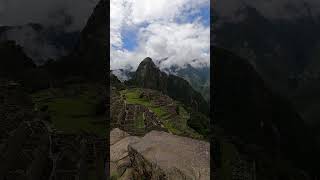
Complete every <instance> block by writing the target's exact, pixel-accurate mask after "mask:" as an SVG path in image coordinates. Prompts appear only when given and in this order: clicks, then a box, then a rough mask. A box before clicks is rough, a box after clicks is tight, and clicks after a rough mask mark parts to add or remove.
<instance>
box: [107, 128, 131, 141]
mask: <svg viewBox="0 0 320 180" xmlns="http://www.w3.org/2000/svg"><path fill="white" fill-rule="evenodd" d="M127 136H129V134H128V133H126V132H124V131H122V130H120V129H119V128H115V129H113V130H112V131H111V132H110V145H113V144H115V143H116V142H118V141H119V140H121V139H123V138H125V137H127Z"/></svg>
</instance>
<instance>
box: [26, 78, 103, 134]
mask: <svg viewBox="0 0 320 180" xmlns="http://www.w3.org/2000/svg"><path fill="white" fill-rule="evenodd" d="M98 92H99V90H98V87H97V86H96V85H89V84H86V85H84V84H82V85H72V86H69V87H67V88H63V89H48V90H43V91H39V92H36V93H34V94H33V96H32V98H33V101H34V103H35V106H36V107H37V108H41V107H42V106H44V105H47V106H48V107H49V114H50V117H51V121H52V123H53V125H54V127H55V128H57V129H58V130H62V131H66V132H71V133H77V132H79V131H86V132H92V133H96V134H98V135H100V136H105V133H106V131H105V124H103V123H102V122H103V121H104V120H105V117H104V116H97V115H96V114H95V108H96V104H97V102H98V101H99V95H98Z"/></svg>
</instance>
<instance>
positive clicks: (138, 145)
mask: <svg viewBox="0 0 320 180" xmlns="http://www.w3.org/2000/svg"><path fill="white" fill-rule="evenodd" d="M119 139H121V140H119ZM110 142H111V143H113V144H111V146H110V157H111V158H110V160H111V162H110V170H111V175H112V176H113V177H117V178H120V179H138V178H141V177H143V178H145V179H151V180H152V179H168V180H171V179H172V180H173V179H174V180H179V179H196V180H208V179H210V155H209V154H210V153H209V152H210V147H209V143H207V142H204V141H198V140H194V139H190V138H186V137H180V136H176V135H172V134H169V133H166V132H160V131H151V132H149V133H148V134H146V135H145V136H144V137H142V138H138V137H135V136H128V134H126V133H125V132H123V131H121V130H119V129H114V130H112V131H111V134H110Z"/></svg>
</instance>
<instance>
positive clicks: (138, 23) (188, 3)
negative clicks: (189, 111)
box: [110, 0, 210, 70]
mask: <svg viewBox="0 0 320 180" xmlns="http://www.w3.org/2000/svg"><path fill="white" fill-rule="evenodd" d="M110 3H111V4H110V11H111V12H110V55H111V57H110V65H111V69H126V68H128V67H132V68H133V70H134V69H136V68H137V66H138V65H139V63H140V62H141V60H143V59H144V58H145V57H147V56H148V57H151V58H152V59H153V60H154V61H158V60H161V59H165V58H167V60H165V61H162V63H161V65H160V67H161V68H165V67H170V66H171V65H178V66H180V67H182V66H183V65H185V64H188V63H189V64H191V65H193V66H195V67H197V66H205V65H209V62H210V52H209V50H210V26H209V22H210V0H156V1H151V0H111V2H110Z"/></svg>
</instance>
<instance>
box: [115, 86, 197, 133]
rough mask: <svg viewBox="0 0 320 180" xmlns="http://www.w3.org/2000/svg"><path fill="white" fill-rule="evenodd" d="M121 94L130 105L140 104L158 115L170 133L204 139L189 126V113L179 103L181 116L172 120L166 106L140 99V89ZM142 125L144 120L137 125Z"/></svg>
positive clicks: (124, 91)
mask: <svg viewBox="0 0 320 180" xmlns="http://www.w3.org/2000/svg"><path fill="white" fill-rule="evenodd" d="M120 93H121V96H122V95H124V96H125V97H126V101H127V103H128V104H140V105H144V106H146V107H147V108H149V109H150V110H151V111H152V112H154V113H155V114H156V115H157V117H158V118H159V119H160V120H161V122H162V123H163V125H164V126H165V128H167V129H168V130H169V132H171V133H173V134H176V135H188V136H191V137H193V138H202V136H201V135H199V134H198V133H196V132H195V131H194V130H193V129H191V128H190V127H189V126H188V125H187V121H188V119H189V117H190V116H189V113H188V112H187V111H186V110H185V109H184V108H183V107H182V105H181V104H180V103H179V102H176V103H177V104H178V105H179V116H178V117H175V118H171V117H170V116H171V114H170V112H168V111H167V109H166V107H165V106H157V105H155V104H153V103H152V101H150V100H148V99H146V98H140V97H139V96H140V94H141V93H142V90H141V89H139V88H132V89H126V90H122V91H121V92H120ZM139 119H140V118H139ZM141 123H143V119H142V122H141V120H139V122H137V124H141ZM140 127H141V126H140Z"/></svg>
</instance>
